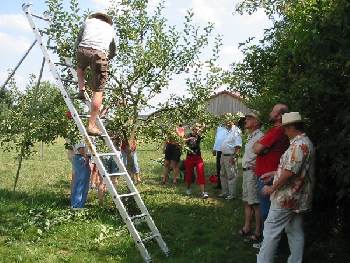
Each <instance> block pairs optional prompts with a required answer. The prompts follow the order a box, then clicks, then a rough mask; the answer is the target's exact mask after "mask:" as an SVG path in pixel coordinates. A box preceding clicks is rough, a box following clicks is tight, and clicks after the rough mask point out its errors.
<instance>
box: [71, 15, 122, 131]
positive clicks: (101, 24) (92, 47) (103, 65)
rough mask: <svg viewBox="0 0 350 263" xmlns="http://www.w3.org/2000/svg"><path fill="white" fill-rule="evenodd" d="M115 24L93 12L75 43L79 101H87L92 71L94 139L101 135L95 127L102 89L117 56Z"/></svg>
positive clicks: (92, 124)
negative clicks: (87, 77) (88, 75)
mask: <svg viewBox="0 0 350 263" xmlns="http://www.w3.org/2000/svg"><path fill="white" fill-rule="evenodd" d="M112 25H113V22H112V18H111V17H110V16H108V15H107V14H105V13H101V12H97V13H93V14H92V15H90V16H89V17H88V19H86V21H85V23H84V25H83V26H82V28H81V29H80V32H79V35H78V39H77V42H76V47H77V52H76V57H77V64H78V65H77V76H78V85H79V94H78V98H79V99H82V100H86V97H85V69H86V68H87V67H90V69H91V75H92V81H91V89H92V91H93V95H92V100H91V112H90V118H89V121H88V128H87V132H88V134H89V135H93V136H100V135H101V134H102V132H101V131H100V130H99V129H98V128H97V126H96V117H97V115H99V113H100V108H101V104H102V100H103V89H104V86H105V84H106V81H107V77H108V60H109V59H111V58H113V57H114V56H115V50H116V46H115V42H114V35H115V33H114V30H113V27H112Z"/></svg>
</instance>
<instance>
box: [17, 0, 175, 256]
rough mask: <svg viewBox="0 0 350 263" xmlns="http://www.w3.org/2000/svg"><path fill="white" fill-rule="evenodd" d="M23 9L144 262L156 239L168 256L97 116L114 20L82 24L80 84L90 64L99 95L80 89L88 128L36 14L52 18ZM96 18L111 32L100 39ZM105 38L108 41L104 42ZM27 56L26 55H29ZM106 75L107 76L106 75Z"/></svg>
mask: <svg viewBox="0 0 350 263" xmlns="http://www.w3.org/2000/svg"><path fill="white" fill-rule="evenodd" d="M22 8H23V11H24V12H25V15H26V17H27V19H28V22H29V24H30V26H31V28H32V30H33V33H34V35H35V38H36V40H35V42H34V43H33V45H34V44H35V43H38V44H39V46H40V49H41V51H42V53H43V56H44V61H46V62H47V63H48V65H49V68H50V71H51V73H52V75H53V77H54V79H55V80H56V84H57V88H58V89H59V90H60V92H61V94H62V96H63V99H64V101H65V103H66V104H67V107H68V109H69V111H70V112H71V114H72V117H73V120H74V122H75V123H76V125H77V127H78V129H79V132H80V134H81V135H82V136H83V138H84V140H85V143H86V145H87V147H88V148H89V150H90V152H91V155H92V159H93V160H94V161H95V163H96V165H97V168H98V170H99V172H100V174H101V176H102V178H103V182H104V183H105V184H106V186H107V189H108V191H109V192H110V194H111V196H112V200H113V202H114V203H115V205H116V207H117V209H118V211H119V214H120V216H121V218H122V219H123V221H124V223H125V224H126V226H127V228H128V230H129V232H130V235H131V236H132V238H133V240H134V242H135V244H136V246H137V248H138V250H139V252H140V254H141V256H142V258H143V260H144V261H145V262H151V261H152V258H151V256H150V254H149V253H148V250H147V248H146V246H145V244H146V243H147V242H150V241H153V240H154V241H156V242H157V244H158V246H159V248H160V249H161V250H162V251H163V252H164V254H165V255H167V256H168V255H169V249H168V247H167V245H166V243H165V242H164V240H163V238H162V236H161V234H160V232H159V230H158V228H157V227H156V225H155V223H154V221H153V219H152V217H151V215H150V214H149V212H148V209H147V207H146V206H145V204H144V203H143V200H142V199H141V196H140V193H139V192H138V190H137V188H136V187H135V185H134V184H133V181H132V180H131V178H130V175H129V173H128V171H127V170H126V168H125V165H124V164H123V162H122V160H121V158H120V152H118V151H117V150H116V149H115V147H114V145H113V142H112V140H111V138H110V136H109V135H108V133H107V131H106V129H105V127H104V124H103V122H102V121H101V119H100V117H99V115H98V112H99V108H100V105H101V103H102V98H103V91H102V90H103V86H104V83H105V81H106V78H107V75H106V74H107V60H108V57H107V56H109V57H111V56H113V54H114V53H115V47H114V51H113V44H111V43H112V41H113V38H114V33H111V32H113V29H112V26H111V25H112V20H111V19H110V18H109V17H108V16H107V15H105V14H102V15H101V13H95V14H93V15H92V16H90V17H89V18H88V19H87V21H86V23H85V26H84V27H83V30H82V35H81V40H80V39H78V43H79V45H78V46H79V47H81V48H80V50H81V51H82V52H81V53H83V54H80V51H79V50H78V52H77V53H78V54H77V56H78V57H79V59H78V70H79V71H80V72H79V74H80V77H79V80H80V84H81V85H79V86H80V88H81V90H84V89H85V86H84V74H85V69H86V68H87V67H90V68H91V70H92V71H93V72H92V73H93V74H95V75H94V77H93V80H95V85H94V86H93V91H94V93H93V95H94V96H95V95H96V94H97V97H95V102H94V101H90V98H89V96H88V94H87V93H85V92H80V95H79V97H80V99H82V100H83V103H84V104H85V106H87V107H88V108H89V109H90V113H91V114H90V116H89V117H90V119H89V124H88V129H86V128H85V125H84V123H83V121H82V118H85V117H86V116H87V115H86V113H78V112H77V109H76V108H75V105H74V104H73V102H72V98H73V97H72V96H71V94H69V93H68V92H67V89H66V86H65V85H64V83H63V81H68V82H69V83H72V81H71V79H68V80H67V79H63V78H62V77H61V76H60V74H59V71H58V70H57V68H56V65H62V63H56V64H55V63H53V61H52V59H51V57H50V54H49V52H48V50H47V47H46V45H44V43H43V33H42V32H44V31H42V30H39V29H38V28H37V26H36V25H35V23H34V21H33V17H35V18H39V19H42V20H45V21H49V19H48V18H46V17H42V16H38V15H35V14H32V13H31V10H30V4H23V6H22ZM96 17H100V18H96ZM93 19H98V20H101V19H102V20H103V21H102V20H101V23H104V24H103V26H102V28H105V29H106V31H107V32H110V33H108V34H106V36H105V37H103V38H97V37H96V38H94V37H93V36H94V34H95V33H96V36H97V35H99V34H100V33H101V32H98V30H97V31H96V28H94V27H93V26H92V27H91V28H94V29H91V30H90V29H89V26H88V25H89V23H90V22H91V21H95V20H93ZM106 21H107V22H106ZM95 22H99V21H95ZM92 24H93V23H92ZM92 24H91V25H92ZM101 25H102V24H101ZM107 28H108V29H107ZM97 32H98V33H97ZM93 33H94V34H93ZM90 36H92V37H90ZM108 36H109V37H108ZM91 39H93V40H95V41H96V40H99V41H101V42H99V41H97V42H96V43H95V45H94V44H92V43H93V42H89V41H88V40H91ZM103 41H105V42H103ZM103 43H104V44H103ZM107 43H108V45H107ZM84 45H86V47H84ZM96 46H97V47H102V49H96ZM31 48H32V47H30V49H31ZM107 48H108V49H109V50H110V51H109V52H108V53H107ZM30 49H29V50H30ZM94 50H97V51H98V52H99V53H98V52H95V51H94ZM28 52H29V51H28ZM93 53H95V55H93ZM107 54H108V55H107ZM25 56H27V54H26V55H25ZM80 56H81V57H80ZM23 59H24V58H23ZM23 59H22V60H21V62H22V61H23ZM21 62H20V63H21ZM20 63H19V64H20ZM64 66H68V67H69V65H67V64H64ZM16 68H17V67H16ZM102 73H103V74H104V73H105V75H103V74H102ZM12 74H14V73H12ZM72 75H74V74H72ZM104 76H105V77H106V78H104ZM73 83H74V81H73ZM75 98H76V96H75ZM96 98H97V100H96ZM94 103H95V105H92V104H94ZM93 107H94V110H95V112H94V113H93V112H92V108H93ZM93 114H95V115H94V117H93V116H92V115H93ZM88 131H89V132H88ZM94 135H100V136H101V137H100V138H101V140H103V141H104V143H105V147H103V145H100V148H99V149H100V150H102V149H105V150H106V149H107V151H108V152H105V151H103V152H101V151H98V149H97V148H96V146H95V145H94V144H93V143H92V138H91V136H94ZM105 156H107V157H108V156H112V158H113V159H114V161H115V162H116V163H117V166H118V167H119V171H118V172H116V173H109V172H108V171H107V170H106V169H105V167H104V165H103V163H102V158H103V157H105ZM113 176H119V178H120V180H123V181H124V182H125V183H126V188H127V192H120V191H121V190H120V189H116V188H115V186H114V185H113V183H112V180H111V177H113ZM117 190H118V191H117ZM126 200H133V201H134V203H135V204H136V207H137V209H135V210H134V211H133V210H132V209H131V210H130V211H129V209H128V203H127V202H126ZM140 225H141V226H147V227H142V228H141V227H140ZM137 227H138V228H139V229H138V228H137ZM145 231H146V233H145Z"/></svg>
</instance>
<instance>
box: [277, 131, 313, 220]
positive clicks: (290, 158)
mask: <svg viewBox="0 0 350 263" xmlns="http://www.w3.org/2000/svg"><path fill="white" fill-rule="evenodd" d="M314 158H315V150H314V147H313V144H312V142H311V141H310V139H309V138H308V137H307V136H306V135H305V134H301V135H298V136H296V137H294V138H293V139H292V140H291V141H290V146H289V148H288V149H287V150H286V151H285V153H284V154H283V155H282V156H281V159H280V163H279V166H278V169H277V173H276V176H275V178H274V181H276V180H278V178H280V176H281V174H282V171H283V170H288V171H291V172H292V173H293V175H292V176H291V177H290V178H289V180H288V182H287V183H286V184H285V185H283V186H281V187H280V188H279V189H277V190H276V191H275V192H273V193H272V194H271V201H272V202H275V203H276V202H277V204H278V205H279V206H280V207H282V208H287V209H292V210H293V211H294V212H296V213H300V212H304V211H307V210H309V209H311V202H312V190H313V185H314Z"/></svg>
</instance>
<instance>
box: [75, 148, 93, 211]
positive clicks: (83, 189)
mask: <svg viewBox="0 0 350 263" xmlns="http://www.w3.org/2000/svg"><path fill="white" fill-rule="evenodd" d="M73 171H74V177H73V185H72V195H71V206H72V207H73V208H83V207H84V205H85V202H86V199H87V195H88V191H89V182H90V172H91V171H90V165H89V164H88V163H86V161H85V158H84V157H83V156H82V155H80V154H75V155H74V156H73Z"/></svg>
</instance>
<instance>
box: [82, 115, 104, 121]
mask: <svg viewBox="0 0 350 263" xmlns="http://www.w3.org/2000/svg"><path fill="white" fill-rule="evenodd" d="M78 115H79V117H80V118H90V116H91V115H90V114H78ZM99 118H100V119H101V120H104V119H106V117H105V116H103V117H99Z"/></svg>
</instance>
